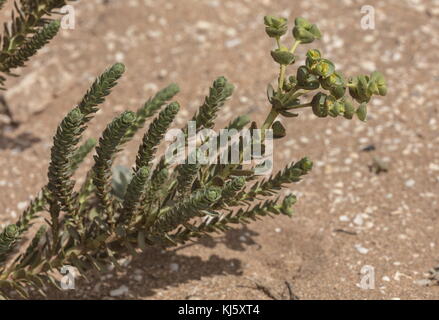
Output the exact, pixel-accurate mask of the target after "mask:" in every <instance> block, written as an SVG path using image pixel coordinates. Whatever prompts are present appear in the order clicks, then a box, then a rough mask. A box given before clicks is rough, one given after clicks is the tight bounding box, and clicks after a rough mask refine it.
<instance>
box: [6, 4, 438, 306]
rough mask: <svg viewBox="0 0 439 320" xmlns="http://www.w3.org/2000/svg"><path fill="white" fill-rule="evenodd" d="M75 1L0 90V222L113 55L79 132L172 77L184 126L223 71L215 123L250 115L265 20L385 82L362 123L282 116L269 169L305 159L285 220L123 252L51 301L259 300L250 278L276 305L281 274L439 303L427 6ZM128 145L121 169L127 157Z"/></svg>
mask: <svg viewBox="0 0 439 320" xmlns="http://www.w3.org/2000/svg"><path fill="white" fill-rule="evenodd" d="M365 4H369V5H373V6H374V9H375V18H376V26H375V29H374V30H363V29H362V28H361V26H360V20H361V18H362V16H363V14H362V13H361V7H362V6H363V5H365ZM74 7H75V8H76V17H77V19H76V28H75V29H74V30H63V31H62V32H61V34H60V35H59V36H58V37H57V39H56V40H55V41H53V42H52V43H51V44H50V45H49V46H48V47H46V48H45V49H44V50H43V51H41V52H40V53H39V54H38V56H37V57H35V58H34V59H33V60H32V62H31V63H29V66H28V68H26V69H22V70H20V74H21V77H20V78H16V79H10V80H8V83H7V85H8V87H9V90H8V91H7V92H6V93H5V97H6V99H7V101H8V103H9V104H10V105H11V108H12V109H13V111H14V114H15V116H16V118H17V119H18V120H20V121H21V125H20V126H19V128H18V129H15V130H12V129H10V128H9V129H8V128H7V127H6V128H5V129H4V132H3V134H2V135H1V136H0V208H1V209H2V210H1V213H0V223H2V224H4V223H6V222H12V221H14V220H15V219H16V218H17V216H18V214H19V213H20V211H21V210H22V209H23V208H24V207H25V206H26V204H27V202H28V200H29V197H30V195H34V194H35V193H36V192H38V190H39V189H40V188H41V187H42V186H43V185H44V184H45V181H46V169H47V165H48V160H49V159H48V155H49V150H50V146H51V137H52V135H53V133H54V130H55V128H56V126H57V124H58V122H59V121H60V120H61V119H62V117H63V115H64V114H65V113H66V112H67V110H69V109H70V108H72V106H74V105H75V103H76V102H77V101H78V100H80V98H81V97H82V95H83V93H84V92H85V90H86V89H87V88H88V86H89V84H90V83H91V81H92V80H93V78H94V77H95V76H96V75H98V74H99V73H101V72H102V71H103V70H104V69H105V68H106V67H107V66H109V65H111V64H112V63H114V62H116V61H121V62H124V63H125V64H126V66H127V72H126V75H125V76H124V78H123V80H122V81H121V82H120V85H119V86H118V87H117V88H116V89H115V90H114V92H113V94H112V95H111V97H110V98H109V99H108V100H107V102H106V103H105V106H104V107H103V111H102V112H100V113H99V114H98V116H97V117H96V119H95V120H94V121H93V125H92V126H91V128H90V130H88V131H87V135H88V136H96V137H97V136H98V135H99V133H100V132H101V131H102V129H103V128H104V126H105V125H106V123H108V121H109V120H110V119H111V118H112V117H113V116H115V115H116V114H118V113H120V112H121V111H122V110H125V109H131V110H135V109H136V108H137V107H138V106H140V105H141V104H142V103H143V102H144V101H145V100H146V99H147V98H148V97H149V96H150V95H151V94H153V92H154V91H155V90H157V89H158V88H160V87H163V86H165V85H166V84H168V83H170V82H177V83H179V84H180V86H181V88H182V92H181V94H180V95H179V96H178V101H179V102H180V103H181V104H182V106H183V110H182V112H181V114H180V120H179V121H180V122H178V123H177V126H181V125H182V124H183V123H184V121H186V120H187V119H189V118H190V117H191V116H192V114H193V113H194V112H195V110H196V108H197V106H198V105H199V104H200V103H201V101H202V99H203V96H204V94H205V93H206V92H207V89H208V87H209V85H210V83H211V82H212V80H213V79H214V78H216V77H217V76H220V75H225V76H226V77H227V78H229V79H230V80H231V81H232V82H233V83H234V84H236V87H237V90H236V93H235V95H234V97H233V99H232V100H231V101H230V102H229V103H228V104H227V106H226V107H225V108H224V109H223V110H222V112H221V115H220V117H219V122H218V126H220V125H223V124H225V123H227V122H228V121H229V120H231V119H232V118H233V117H234V116H235V115H236V114H244V113H248V114H249V115H251V116H252V117H253V118H254V119H256V120H258V121H261V120H263V117H264V115H265V114H266V113H267V112H268V105H267V102H266V98H265V88H266V85H267V83H268V82H270V81H273V80H274V79H275V77H276V74H277V68H276V65H275V64H274V63H273V61H272V59H271V57H270V55H269V50H270V49H271V48H272V45H273V43H272V42H271V41H270V40H269V39H268V38H267V37H266V36H265V33H264V28H263V24H262V17H263V16H264V15H265V14H282V15H284V16H286V17H289V18H290V21H291V22H292V21H293V20H294V18H295V17H296V16H304V17H306V18H309V19H310V20H311V21H313V22H316V23H318V25H319V26H320V28H321V30H322V31H323V33H324V37H323V39H322V41H320V42H319V43H316V44H315V46H318V47H319V48H321V49H322V52H323V53H324V55H325V56H327V57H329V58H330V59H331V60H333V61H335V62H336V64H337V67H338V68H339V69H340V70H342V71H343V72H344V73H345V74H347V75H354V74H358V73H369V72H370V71H372V70H375V69H378V70H381V71H382V72H383V73H384V74H385V76H386V77H387V79H388V84H389V88H390V89H389V93H388V95H387V97H385V98H376V99H374V100H373V102H372V103H371V105H370V109H369V112H370V116H369V121H368V122H367V123H366V124H364V123H361V122H359V121H358V120H354V121H348V120H344V119H336V120H334V119H323V120H322V119H317V118H315V116H313V115H312V114H310V113H309V112H304V113H303V114H302V115H301V117H300V118H295V119H288V120H286V121H283V123H284V124H285V126H286V127H287V132H288V135H287V137H286V138H285V139H283V140H281V141H280V142H278V143H277V144H276V146H275V155H276V158H275V160H276V161H275V166H276V169H280V168H282V167H283V166H285V165H286V164H287V163H289V162H290V161H292V160H297V159H299V158H300V157H302V156H304V155H308V156H309V157H311V158H312V159H313V160H314V162H315V168H314V170H313V171H312V173H311V174H310V175H308V176H307V177H306V179H304V181H303V182H301V183H300V184H297V185H293V186H291V190H292V191H293V192H295V193H296V194H297V195H298V197H299V201H298V204H297V206H296V215H295V216H294V217H293V218H292V219H288V218H286V217H280V218H276V219H273V220H271V219H266V220H264V221H261V222H257V223H253V224H251V225H249V226H247V227H244V228H238V229H236V230H233V231H230V232H227V233H226V234H225V235H224V236H219V237H216V238H215V239H213V240H209V239H206V240H203V241H201V242H199V243H196V244H193V245H190V246H185V247H181V248H178V249H177V250H174V251H172V250H169V251H166V252H165V251H160V250H155V249H152V250H150V251H148V252H147V253H145V254H144V255H143V256H142V257H139V258H136V259H134V260H133V261H131V262H130V261H126V263H127V264H129V265H128V267H127V269H126V271H125V272H122V273H120V272H115V271H113V272H109V273H108V274H106V275H102V276H100V277H94V278H93V277H92V278H93V281H92V282H91V283H86V282H84V281H81V282H78V283H77V289H76V290H72V291H69V292H65V293H62V294H55V293H54V294H53V296H51V297H55V298H73V299H77V298H86V299H88V298H98V299H104V298H119V299H120V298H128V299H132V298H135V299H184V298H188V299H268V298H269V297H268V296H267V295H266V294H264V292H263V291H262V290H257V289H255V286H256V285H255V282H256V283H259V284H260V285H262V286H265V287H267V288H269V289H270V290H271V291H272V292H273V295H276V297H278V298H287V295H286V285H285V282H288V283H289V284H291V286H292V288H293V291H294V294H295V295H296V296H297V297H299V298H300V299H435V298H438V297H439V287H438V286H434V285H433V286H424V285H422V284H424V281H422V280H423V279H425V278H426V277H427V276H428V274H427V272H428V270H430V269H431V268H432V267H434V266H436V265H438V264H439V251H438V246H439V233H438V230H439V219H438V217H439V205H438V200H439V196H438V191H439V135H438V126H439V123H438V115H439V105H438V103H437V101H438V99H439V90H438V87H439V69H438V68H437V59H438V52H439V32H438V30H439V1H435V0H416V1H415V0H410V1H409V0H405V1H403V0H385V1H384V0H382V1H378V0H376V1H356V0H343V1H340V0H327V1H317V0H309V1H297V0H295V1H293V0H281V1H272V0H271V1H270V0H247V1H237V0H223V1H218V0H178V1H177V0H171V1H169V0H168V1H165V0H108V1H102V0H88V1H80V2H79V3H77V4H75V5H74ZM290 40H291V38H290ZM312 46H313V45H312ZM308 47H311V46H301V47H300V48H299V50H298V53H299V54H301V56H302V57H303V54H304V53H305V52H306V49H307V48H308ZM139 139H140V138H139V137H137V139H136V140H135V141H134V142H133V143H132V144H130V145H129V147H128V152H126V153H124V155H122V156H121V157H120V160H119V161H120V163H122V164H125V165H129V164H130V163H132V161H133V159H134V154H135V150H136V148H137V144H138V143H139ZM371 145H373V146H374V150H373V151H369V152H366V151H362V150H363V149H364V148H365V147H368V146H371ZM374 157H379V158H380V159H381V160H383V161H386V162H388V163H389V170H388V172H385V173H381V174H379V175H377V174H375V173H374V172H371V171H370V170H369V166H370V165H371V164H372V163H373V158H374ZM90 164H91V159H88V161H87V163H86V164H85V167H87V166H90ZM364 266H371V267H372V268H373V270H374V273H375V287H374V288H373V289H368V290H365V289H361V288H360V287H359V286H358V284H359V283H360V282H361V280H362V276H363V275H362V274H361V270H362V269H363V268H364ZM364 270H365V269H363V271H364ZM369 270H370V269H369ZM112 290H116V291H113V292H111V291H112ZM110 293H112V294H113V296H115V297H112V296H111V294H110Z"/></svg>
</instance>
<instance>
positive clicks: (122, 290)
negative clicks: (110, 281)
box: [110, 285, 129, 297]
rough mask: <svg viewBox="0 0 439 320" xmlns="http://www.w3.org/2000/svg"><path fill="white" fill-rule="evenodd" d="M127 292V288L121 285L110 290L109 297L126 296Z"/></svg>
mask: <svg viewBox="0 0 439 320" xmlns="http://www.w3.org/2000/svg"><path fill="white" fill-rule="evenodd" d="M128 291H129V289H128V287H127V286H126V285H121V286H120V287H119V288H117V289H114V290H111V291H110V296H112V297H119V296H123V295H125V294H127V293H128Z"/></svg>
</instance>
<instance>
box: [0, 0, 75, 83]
mask: <svg viewBox="0 0 439 320" xmlns="http://www.w3.org/2000/svg"><path fill="white" fill-rule="evenodd" d="M73 1H76V0H19V1H15V6H14V9H13V11H12V13H11V21H10V22H6V23H5V24H4V29H3V33H2V35H1V37H0V45H1V51H0V73H1V74H0V87H3V85H4V83H5V81H6V76H8V75H13V73H12V71H13V70H14V69H16V68H18V67H23V66H24V64H25V63H26V62H27V61H28V60H29V58H30V57H32V56H34V55H35V54H36V53H37V51H38V50H40V49H41V48H42V47H44V46H45V45H46V44H47V43H48V42H49V41H50V40H52V38H54V37H55V36H56V34H57V33H58V31H59V29H60V21H58V20H54V21H51V19H50V16H51V15H52V14H54V13H56V10H57V9H60V8H62V7H63V6H65V5H66V4H67V3H69V2H73ZM5 3H6V1H5V0H3V1H0V9H2V8H3V6H4V4H5Z"/></svg>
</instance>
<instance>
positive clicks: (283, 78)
mask: <svg viewBox="0 0 439 320" xmlns="http://www.w3.org/2000/svg"><path fill="white" fill-rule="evenodd" d="M29 5H30V4H29ZM264 22H265V26H266V32H267V34H268V36H269V37H271V38H274V39H275V41H276V45H277V48H276V49H274V50H273V51H272V52H271V56H272V57H273V59H274V61H275V62H276V63H278V64H279V76H278V79H277V86H276V88H275V87H274V86H272V85H271V84H270V85H269V86H268V91H267V94H268V101H269V103H270V108H269V110H268V111H267V114H268V115H267V117H266V119H265V121H264V122H263V123H262V124H261V125H258V124H257V123H256V122H254V121H253V122H251V120H250V119H249V117H248V116H246V115H243V116H239V117H237V118H236V119H234V120H232V121H231V122H230V123H229V124H228V125H227V126H226V128H225V129H227V130H229V132H233V133H232V134H230V136H229V137H228V138H230V139H232V138H233V137H238V139H237V140H236V141H235V142H233V143H230V144H228V140H227V141H226V142H227V143H226V144H225V145H224V141H223V140H222V139H221V137H220V136H201V138H200V139H195V141H196V149H195V150H191V151H188V152H187V153H184V154H183V160H184V161H183V162H177V163H174V162H173V159H174V158H173V156H171V157H168V156H167V155H168V152H165V155H163V156H159V157H157V156H156V153H157V149H158V147H159V146H160V144H161V143H162V142H163V140H164V139H165V135H166V134H167V133H168V132H169V131H168V130H169V129H170V127H171V126H172V123H173V121H174V119H175V118H176V116H177V114H178V112H179V110H180V108H181V106H180V104H179V103H178V102H176V101H173V102H170V101H171V100H172V99H173V98H174V96H175V95H176V94H177V93H178V92H179V88H178V86H177V85H176V84H171V85H170V86H168V87H166V88H164V89H162V90H161V91H159V92H158V93H157V94H156V95H155V96H154V97H152V98H151V99H149V100H148V101H147V102H146V103H145V104H144V105H143V106H141V107H140V108H139V109H138V110H137V111H136V112H133V111H125V112H123V113H121V114H120V115H119V116H117V117H116V118H115V119H114V120H113V121H111V122H110V123H109V124H108V125H107V127H106V129H105V130H104V132H103V133H102V135H101V137H100V138H99V140H98V141H96V140H95V139H93V138H92V139H89V140H87V141H85V142H83V143H81V140H82V136H83V133H84V130H85V129H86V127H87V125H88V123H89V121H90V120H91V119H92V118H93V116H94V115H95V114H96V112H97V111H98V110H99V108H100V106H101V105H102V103H103V102H104V100H105V97H106V96H107V95H108V94H110V92H111V89H112V88H113V87H114V86H115V85H116V84H117V81H118V80H119V79H120V78H121V76H122V74H123V73H124V71H125V67H124V66H123V65H122V64H120V63H117V64H115V65H113V66H112V67H110V68H109V69H107V70H106V71H105V72H104V73H103V74H102V75H101V76H99V77H98V78H97V80H96V81H95V82H94V83H93V84H92V85H91V88H90V89H89V90H88V91H87V93H86V94H85V96H84V98H83V99H82V100H81V101H80V102H79V103H78V105H77V106H75V107H74V108H73V109H72V110H71V111H70V112H69V113H68V114H67V115H66V116H65V117H64V119H63V120H62V121H61V123H60V124H59V126H58V128H57V130H56V133H55V136H54V139H53V147H52V149H51V159H50V164H49V169H48V183H47V184H46V185H45V186H44V187H43V188H42V190H41V192H40V193H39V194H38V195H37V196H36V197H35V199H34V200H33V201H32V202H31V203H30V204H29V207H28V208H27V209H26V210H25V211H24V212H23V214H22V216H21V217H20V218H19V219H18V221H17V222H16V223H15V224H11V225H9V226H6V227H5V228H4V229H3V230H2V231H1V233H0V294H2V295H3V297H7V296H8V295H9V294H11V293H12V292H14V291H15V292H16V293H18V294H20V295H22V296H23V297H27V296H28V295H29V288H31V287H33V288H35V289H37V290H38V292H40V293H41V294H44V293H45V290H46V287H47V285H48V284H53V285H57V282H56V281H55V280H54V276H53V275H54V273H56V272H57V271H59V269H60V268H61V267H62V266H64V265H73V266H75V267H76V268H77V269H78V270H79V272H80V273H81V274H82V275H83V276H84V277H86V276H87V270H89V269H96V270H97V271H98V272H102V270H104V266H105V265H106V264H109V263H110V264H114V265H115V266H116V267H120V266H119V265H118V258H120V257H123V256H126V255H137V254H139V253H140V252H141V251H142V250H145V249H146V248H147V247H149V246H161V247H164V248H166V247H169V246H175V245H178V244H182V243H185V242H187V241H191V240H194V239H197V238H199V237H201V236H204V235H210V234H213V233H216V232H224V231H226V230H228V229H229V228H230V227H232V226H233V225H236V224H246V223H249V222H251V221H254V220H258V219H261V218H263V217H266V216H275V215H285V216H288V217H290V216H292V215H293V206H294V204H295V203H296V201H297V198H296V196H294V195H293V194H288V195H287V196H285V197H283V198H281V197H280V196H279V194H280V191H281V190H282V189H285V188H289V187H290V185H291V184H292V183H296V182H299V181H300V180H301V179H302V178H303V177H304V176H305V175H306V174H308V173H309V172H310V170H311V169H312V167H313V163H312V161H311V160H310V159H308V158H307V157H305V158H303V159H301V160H299V161H294V162H292V163H291V164H289V165H288V166H286V168H285V169H283V170H281V171H280V172H278V173H276V174H274V175H272V176H268V175H267V176H265V177H258V174H259V173H258V172H259V171H258V169H260V168H261V167H262V166H265V165H267V163H268V164H269V163H270V162H269V161H268V160H266V159H265V158H264V157H263V155H264V154H265V153H266V152H269V151H267V150H269V148H268V146H269V144H270V143H272V141H271V140H272V139H280V138H282V137H285V136H286V134H287V133H286V129H285V128H284V127H283V125H282V123H281V122H280V121H279V120H277V118H278V117H279V116H283V117H287V118H290V117H298V116H299V113H295V111H296V110H299V109H304V108H311V110H312V111H313V113H314V114H315V115H316V116H317V117H320V118H324V117H327V116H331V117H338V116H343V117H345V118H346V119H352V118H353V116H354V115H355V114H356V115H357V116H358V118H359V119H360V120H362V121H364V120H365V119H366V114H367V108H366V103H367V102H368V101H370V99H371V97H372V96H373V95H385V94H386V90H387V88H386V82H385V80H384V77H383V76H382V75H381V74H380V73H378V72H374V73H372V74H371V75H370V76H357V77H353V78H350V79H349V80H346V78H345V76H344V75H343V74H342V73H341V72H340V71H339V70H336V67H335V65H334V63H332V62H331V61H330V60H328V59H327V58H324V57H323V54H322V53H321V52H320V51H319V50H317V49H311V50H308V51H307V52H306V62H305V65H302V66H299V67H298V69H297V71H296V72H295V73H292V74H288V71H289V70H288V68H289V67H290V66H291V65H292V64H294V63H295V61H297V59H296V57H295V51H296V49H297V48H298V46H299V45H300V44H306V43H311V42H313V41H314V40H318V39H320V38H321V33H320V30H319V29H318V27H317V26H316V25H314V24H311V23H310V22H308V21H306V20H305V19H303V18H298V19H296V20H295V26H294V29H293V35H294V39H295V40H294V42H293V43H292V44H291V45H285V44H282V41H281V38H282V37H283V36H285V35H286V34H287V32H288V21H287V20H286V19H284V18H277V17H272V16H267V17H265V19H264ZM42 32H43V31H42ZM347 89H349V90H347ZM233 90H234V86H233V85H232V84H231V83H230V82H229V81H228V80H227V79H226V78H224V77H219V78H217V79H216V80H214V81H213V84H212V85H211V87H210V90H209V92H208V94H207V96H206V98H205V99H204V101H203V102H202V104H201V106H200V108H199V110H198V111H197V112H196V113H195V114H194V116H193V117H192V121H194V123H188V124H187V125H185V126H183V128H182V130H181V136H179V137H177V138H176V140H177V141H178V140H179V138H181V137H182V138H183V139H182V141H180V142H179V143H180V144H182V146H183V147H188V146H189V145H190V144H192V142H191V136H190V135H191V132H192V131H195V133H200V134H201V133H202V132H203V131H206V130H207V131H209V130H211V129H213V128H214V127H215V119H216V118H217V116H218V115H219V114H220V112H221V108H222V107H223V105H224V104H225V103H226V101H227V100H228V98H229V97H230V96H231V95H232V93H233ZM311 92H314V93H313V97H312V98H311V100H310V101H305V102H303V101H301V99H302V98H303V96H304V95H305V93H311ZM347 92H348V93H349V94H350V96H351V97H352V98H353V99H354V100H355V101H356V102H358V103H359V105H358V106H355V105H354V102H353V101H352V99H350V98H349V97H348V96H347ZM153 117H154V118H153ZM151 118H153V119H151ZM148 120H152V121H151V122H150V124H149V128H148V129H147V130H145V133H144V135H143V139H142V142H141V144H140V146H139V148H138V152H137V157H136V161H135V164H134V165H133V166H132V168H124V167H114V166H113V163H114V161H115V158H116V157H117V155H118V153H119V152H120V151H121V150H122V147H123V146H124V144H125V143H127V142H128V141H130V140H131V139H132V138H133V137H134V135H135V134H136V133H138V131H140V130H143V127H144V125H145V123H146V122H147V121H148ZM258 128H260V129H259V131H258V130H256V129H258ZM225 129H224V130H225ZM248 129H252V131H251V133H250V134H249V135H246V134H245V133H246V132H248ZM224 130H221V131H224ZM246 140H250V141H249V142H250V143H245V142H246ZM213 142H215V143H216V144H214V147H213V150H214V151H218V153H215V154H214V157H213V160H217V161H214V162H208V163H204V162H203V163H202V162H200V161H199V160H200V158H202V157H203V156H205V150H204V149H203V147H204V146H206V144H209V143H213ZM234 147H238V155H237V157H236V159H237V161H231V160H233V159H234V156H233V155H232V152H231V151H232V149H233V148H234ZM257 147H259V149H260V150H261V151H262V153H263V154H262V155H261V154H258V153H257V152H254V151H255V149H257ZM93 149H94V150H95V155H94V158H93V159H94V164H93V166H92V168H91V169H90V170H89V171H88V173H87V175H86V177H85V179H84V183H83V185H82V186H77V185H76V182H75V180H74V177H75V172H76V170H77V169H78V167H79V165H80V164H81V162H82V161H83V160H84V159H85V157H86V156H87V154H89V153H90V152H92V150H93ZM203 150H204V151H203ZM210 152H211V151H210V150H209V153H210ZM248 154H250V156H251V160H252V161H250V162H249V163H246V162H245V159H246V155H248ZM171 155H173V154H172V152H171ZM259 159H265V160H263V161H262V162H258V160H259ZM156 160H157V161H156ZM34 224H36V225H39V226H40V227H39V228H38V231H37V232H36V233H35V235H34V236H33V237H32V239H31V240H30V241H28V242H27V243H26V244H24V241H22V239H23V238H24V235H25V233H26V234H27V235H29V233H28V231H29V230H30V227H31V226H32V225H34ZM22 245H23V246H24V245H25V246H26V248H21V247H20V246H22ZM16 249H22V250H16Z"/></svg>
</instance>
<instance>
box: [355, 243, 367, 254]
mask: <svg viewBox="0 0 439 320" xmlns="http://www.w3.org/2000/svg"><path fill="white" fill-rule="evenodd" d="M355 249H357V251H358V252H359V253H361V254H367V253H368V252H369V249H367V248H365V247H363V246H362V245H361V244H356V245H355Z"/></svg>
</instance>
